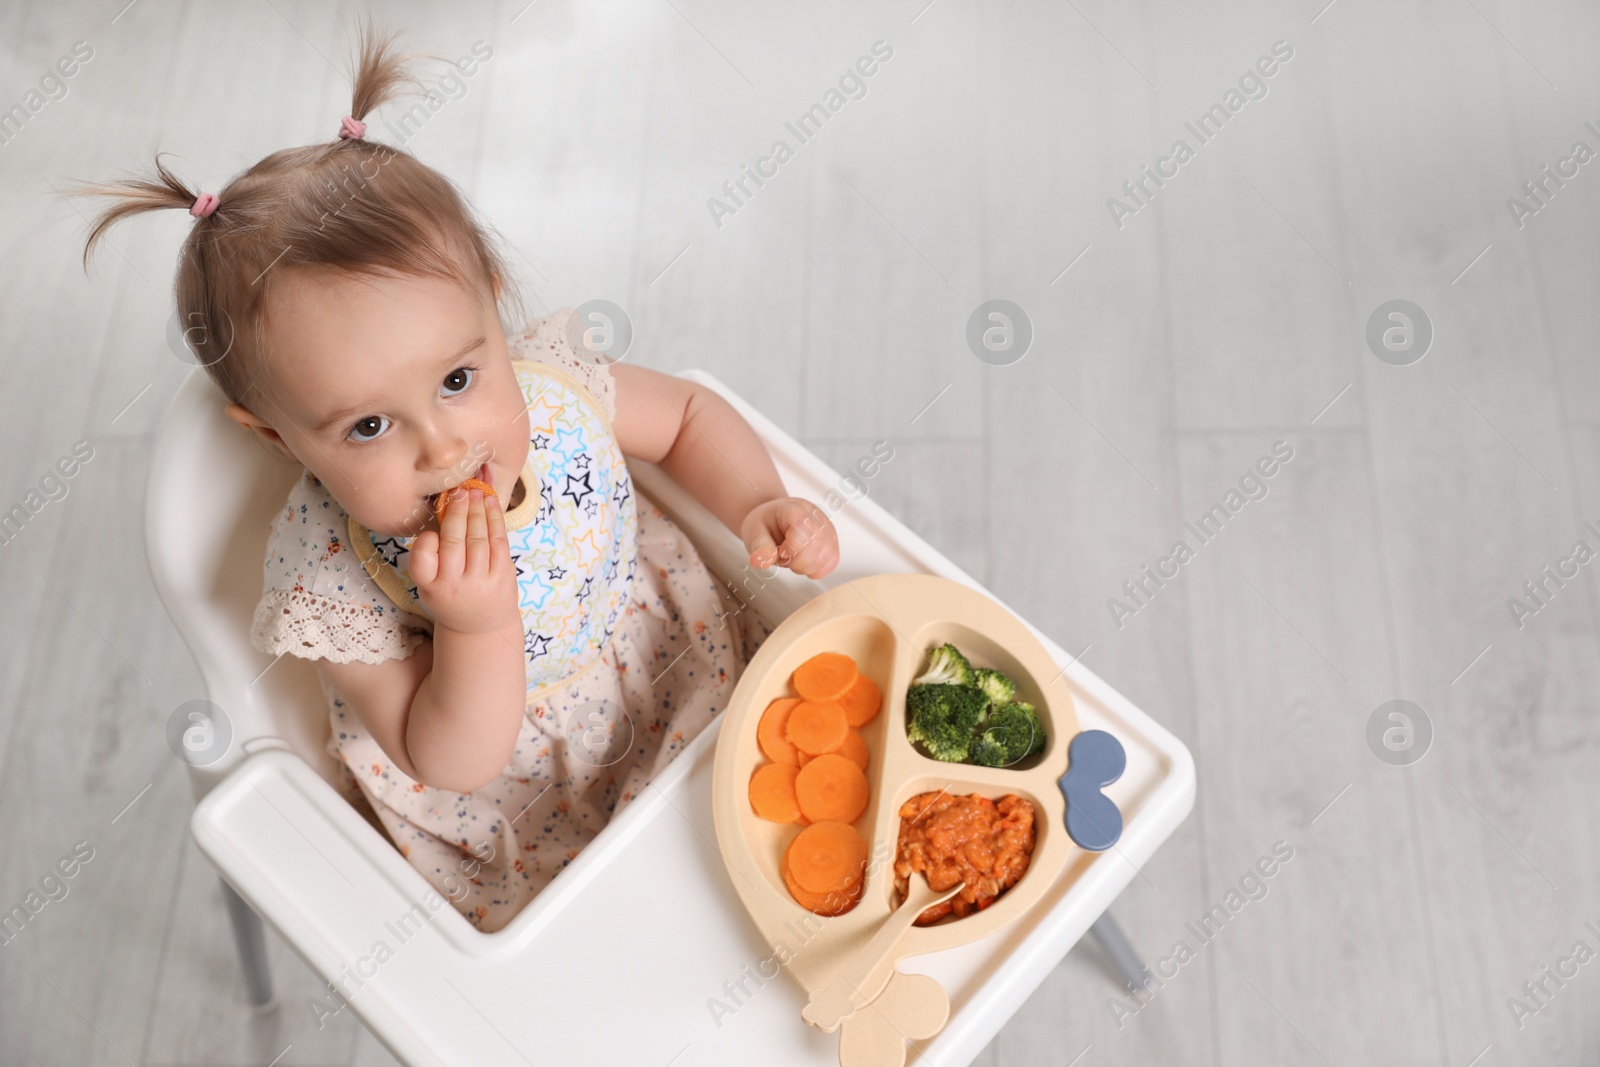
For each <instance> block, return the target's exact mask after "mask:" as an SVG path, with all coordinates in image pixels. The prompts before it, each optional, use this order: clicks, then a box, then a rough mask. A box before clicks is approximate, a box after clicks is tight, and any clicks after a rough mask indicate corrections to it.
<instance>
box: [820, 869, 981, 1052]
mask: <svg viewBox="0 0 1600 1067" xmlns="http://www.w3.org/2000/svg"><path fill="white" fill-rule="evenodd" d="M965 885H966V883H965V882H961V883H958V884H956V885H954V886H951V887H950V888H949V889H946V890H945V891H944V892H942V893H935V892H934V890H933V889H932V888H931V887H930V886H929V885H928V880H927V877H926V876H925V875H924V874H923V873H922V872H920V871H918V872H913V874H912V876H911V877H910V878H909V879H907V884H906V900H905V901H904V902H903V903H902V904H901V905H900V906H899V907H898V908H896V909H895V910H894V911H893V912H891V913H890V914H889V917H888V918H887V919H885V920H884V921H883V925H882V926H880V927H878V931H877V933H875V934H873V935H872V937H871V938H870V939H869V940H868V941H867V943H866V944H864V945H862V946H861V947H860V948H859V949H857V950H856V952H855V954H854V955H853V956H851V957H850V959H849V960H848V961H847V962H846V963H845V965H844V968H843V969H842V970H841V971H840V972H839V973H838V974H837V975H835V976H834V979H833V981H831V982H829V983H828V984H827V985H826V986H825V987H823V988H821V989H817V990H813V991H812V994H811V999H810V1000H809V1001H807V1002H806V1006H805V1007H804V1008H802V1009H800V1017H801V1018H802V1019H804V1020H805V1021H806V1022H808V1023H810V1024H811V1025H812V1026H815V1027H816V1028H817V1029H819V1030H821V1031H822V1032H823V1033H827V1034H831V1033H833V1032H834V1031H835V1030H837V1029H839V1024H840V1023H841V1022H843V1021H844V1020H845V1019H848V1018H849V1017H850V1016H851V1015H854V1014H855V1012H856V1009H858V1008H864V1007H866V1006H867V1005H868V1004H869V1003H871V1002H872V998H874V997H876V996H877V995H878V994H879V993H881V992H883V987H884V986H886V985H888V983H889V979H890V977H891V976H892V974H893V972H894V964H895V961H894V956H893V951H894V947H895V945H896V944H897V943H898V942H899V940H900V938H901V937H902V936H903V935H904V934H905V932H906V931H907V930H908V929H910V928H911V924H912V923H914V922H915V921H916V919H917V916H919V915H921V914H922V913H923V912H924V911H927V910H928V909H929V908H931V907H933V906H934V905H935V904H943V903H944V902H945V901H947V900H949V899H950V898H951V897H953V896H955V895H956V894H957V893H959V892H961V890H962V888H963V887H964V886H965Z"/></svg>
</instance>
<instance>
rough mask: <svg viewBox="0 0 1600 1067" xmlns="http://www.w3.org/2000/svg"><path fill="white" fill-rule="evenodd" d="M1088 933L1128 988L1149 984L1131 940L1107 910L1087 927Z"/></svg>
mask: <svg viewBox="0 0 1600 1067" xmlns="http://www.w3.org/2000/svg"><path fill="white" fill-rule="evenodd" d="M1089 933H1091V934H1093V935H1094V939H1095V942H1096V943H1097V944H1098V945H1099V946H1100V951H1102V952H1104V953H1105V954H1106V956H1107V957H1109V958H1110V960H1111V963H1112V966H1114V967H1116V969H1117V973H1118V974H1119V975H1121V976H1122V981H1123V982H1124V983H1125V984H1126V985H1127V986H1128V988H1129V989H1143V988H1145V987H1146V986H1147V985H1149V983H1150V976H1149V975H1148V974H1147V973H1146V972H1145V966H1144V961H1143V960H1141V959H1140V958H1139V952H1138V950H1137V949H1135V948H1134V947H1133V942H1131V941H1129V940H1128V935H1127V934H1125V933H1123V932H1122V927H1120V926H1118V925H1117V920H1115V919H1113V918H1112V917H1111V913H1110V912H1109V911H1103V912H1101V913H1100V918H1098V919H1096V920H1095V921H1094V925H1093V926H1090V927H1089Z"/></svg>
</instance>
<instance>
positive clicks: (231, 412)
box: [223, 403, 299, 462]
mask: <svg viewBox="0 0 1600 1067" xmlns="http://www.w3.org/2000/svg"><path fill="white" fill-rule="evenodd" d="M223 412H224V414H226V415H227V416H228V418H230V419H232V420H233V421H234V422H237V423H238V424H239V425H240V426H243V427H244V428H245V429H247V430H251V431H253V432H254V433H255V435H256V436H257V437H259V438H261V440H262V441H264V442H266V444H267V445H268V447H270V448H273V449H275V450H276V451H277V452H279V453H281V454H282V455H283V456H284V457H285V458H287V459H292V460H294V461H295V462H299V457H298V456H296V455H295V454H294V452H293V451H292V450H291V449H290V448H289V446H288V445H287V444H286V443H284V440H283V436H282V435H281V434H279V433H278V431H277V430H275V429H273V428H272V426H271V425H270V424H268V423H266V422H264V421H262V420H261V419H259V418H257V417H256V415H255V414H254V413H253V412H252V411H251V410H250V409H249V408H247V407H245V406H244V405H243V404H238V403H230V404H229V405H228V406H227V407H226V408H224V409H223Z"/></svg>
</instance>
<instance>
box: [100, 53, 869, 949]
mask: <svg viewBox="0 0 1600 1067" xmlns="http://www.w3.org/2000/svg"><path fill="white" fill-rule="evenodd" d="M391 43H392V37H391V38H389V39H386V40H382V41H379V40H376V39H375V38H374V36H373V34H372V33H371V31H370V29H368V28H364V29H363V33H362V49H361V56H360V60H359V66H358V72H357V76H356V79H355V81H356V84H355V87H354V106H353V107H352V114H351V115H350V116H349V117H347V118H345V120H344V122H343V124H342V126H341V129H340V131H339V137H338V139H336V140H333V141H331V142H328V143H323V144H318V145H312V146H309V147H305V148H291V149H285V150H283V151H281V152H277V153H274V154H273V155H270V156H268V157H266V158H265V159H263V160H261V161H260V162H259V163H257V164H256V165H255V166H253V167H251V168H250V169H249V170H247V171H245V172H244V173H243V174H241V175H239V176H238V177H236V178H235V179H234V180H233V181H232V182H230V183H229V184H228V185H227V186H226V187H225V188H224V189H223V190H222V192H221V193H220V194H218V195H212V194H209V193H207V194H202V195H199V196H196V194H195V193H194V192H192V191H190V190H189V189H188V188H187V187H186V186H185V185H184V184H183V183H182V182H181V181H179V180H178V179H177V178H175V177H173V176H172V174H170V173H169V172H168V171H167V170H166V168H165V167H163V166H162V164H161V161H160V156H159V154H158V156H157V159H156V169H157V174H158V175H159V180H137V181H135V180H129V181H124V182H121V183H117V184H113V185H108V186H107V185H103V186H94V187H92V190H93V191H94V192H96V193H97V194H99V195H116V196H119V197H121V198H122V199H121V202H120V203H118V204H116V205H115V206H113V207H112V208H110V209H108V210H107V211H106V212H105V213H104V214H103V215H102V216H101V217H100V219H99V220H98V222H97V225H96V226H95V227H94V229H93V230H92V232H91V233H90V236H89V240H88V244H87V247H86V248H85V253H84V257H85V263H87V260H88V254H89V252H90V251H91V250H92V249H93V247H94V245H95V242H96V241H97V240H98V239H99V238H100V236H101V234H102V232H103V231H104V230H105V228H106V227H107V226H109V225H110V224H112V223H114V222H116V221H117V220H118V219H120V218H122V217H123V216H125V215H129V214H133V213H136V212H139V211H144V210H151V209H155V208H161V207H172V206H181V207H184V208H188V209H189V210H190V213H191V214H192V215H194V216H195V222H194V225H193V229H192V231H191V232H190V234H189V236H188V239H187V241H186V243H185V247H184V250H183V255H182V259H181V262H180V265H179V269H178V274H177V280H176V296H177V305H178V311H179V315H180V321H182V322H183V323H184V324H185V325H186V326H188V327H189V328H190V330H189V337H190V340H191V342H192V344H191V347H192V348H194V350H195V351H197V352H198V353H199V354H200V356H201V358H202V360H203V361H206V363H205V369H206V371H207V372H208V373H209V374H210V376H211V377H212V379H213V380H214V381H215V382H216V384H217V385H218V387H219V388H220V389H221V391H222V392H223V393H224V394H225V396H226V398H227V400H228V405H227V414H228V416H229V417H230V418H232V419H233V420H234V421H236V422H237V423H238V424H239V425H240V426H241V427H244V428H247V429H248V430H250V431H251V432H252V433H253V434H255V435H256V436H257V437H258V438H259V440H260V441H261V442H263V443H264V444H265V445H266V446H267V447H269V448H270V449H272V450H274V452H275V453H279V454H281V455H283V456H284V457H286V458H288V459H290V460H292V461H294V462H296V463H298V464H301V465H303V466H304V468H305V471H304V474H303V475H302V476H301V477H300V479H299V481H298V482H297V483H296V484H295V485H294V487H293V488H292V489H291V490H290V493H289V497H288V500H287V501H286V502H285V504H284V506H283V507H282V508H281V509H280V510H279V512H278V514H277V516H276V518H275V519H274V521H273V524H272V527H271V530H270V533H269V540H268V544H267V555H266V561H265V569H264V579H265V581H264V589H263V592H262V596H261V600H260V603H259V604H258V606H257V609H256V613H255V619H254V625H253V628H252V632H251V640H252V643H253V644H254V645H255V646H256V647H257V648H259V649H261V650H262V651H263V652H266V653H269V654H274V655H281V654H282V653H286V652H287V653H291V654H293V655H296V656H301V657H304V658H306V659H309V660H312V661H313V662H314V663H315V666H316V669H317V671H318V673H319V675H320V676H321V679H322V682H323V688H324V690H325V692H326V693H327V696H328V700H329V715H330V719H331V727H332V733H331V736H330V738H329V741H328V750H329V752H330V753H332V754H334V755H335V756H337V757H338V759H339V760H340V761H341V765H342V766H343V768H345V773H346V775H347V779H346V785H347V786H349V785H350V784H351V783H353V784H354V785H355V786H357V787H359V789H360V795H364V796H365V798H366V800H367V801H368V802H369V803H370V805H371V807H372V809H373V811H374V812H375V813H376V815H377V816H378V818H379V820H380V821H381V823H382V825H383V827H384V828H385V829H386V830H387V832H388V833H389V835H390V837H391V838H392V839H393V841H394V843H395V845H396V846H397V847H398V848H399V850H400V851H401V852H402V853H403V854H404V855H405V856H406V858H407V859H408V860H409V861H410V862H411V864H412V865H413V866H414V867H415V868H416V869H417V870H418V871H420V872H421V874H422V875H423V877H424V878H425V879H426V880H427V881H428V882H429V883H430V884H432V885H433V886H434V887H435V888H436V889H438V890H439V892H441V893H442V894H444V895H445V896H447V897H449V898H450V899H451V901H452V903H453V904H454V905H455V907H456V908H457V910H458V911H460V912H461V913H462V914H463V915H464V916H466V918H467V919H468V920H469V921H470V922H471V923H472V924H473V925H474V926H475V927H477V929H479V930H482V931H484V932H486V933H487V932H493V931H495V930H498V929H500V928H501V927H503V926H504V925H505V924H506V923H507V922H509V921H510V920H511V919H512V918H513V917H514V916H515V915H516V914H517V912H518V911H520V910H521V908H522V907H523V906H524V905H525V904H526V903H527V902H528V901H529V900H530V899H532V897H533V896H535V895H536V894H537V893H538V892H539V891H540V890H541V889H543V888H544V887H545V886H546V885H547V884H548V883H549V881H550V880H551V879H552V878H553V877H555V875H556V874H557V873H558V872H559V871H560V870H561V868H562V867H564V866H565V865H566V864H567V863H569V862H571V861H572V859H573V858H574V857H576V856H577V855H578V853H579V852H581V851H582V850H583V848H584V847H585V845H587V844H588V843H589V842H590V841H591V840H593V838H594V837H595V835H596V834H597V833H599V831H600V830H601V829H602V828H604V826H605V825H606V823H607V822H608V821H609V820H610V819H611V818H612V817H613V816H614V815H615V814H616V813H617V812H618V811H620V810H621V809H622V808H623V807H624V806H625V805H626V804H628V803H629V801H631V800H632V799H634V798H635V797H637V796H638V795H639V793H640V791H641V790H642V789H643V788H644V786H645V785H646V784H647V783H648V782H649V781H650V780H651V779H652V778H653V777H654V776H655V775H656V774H657V773H659V772H660V771H661V769H662V768H663V767H664V766H666V764H667V763H668V762H670V761H671V760H672V759H673V758H674V756H676V755H677V754H678V753H679V752H680V751H681V750H682V749H683V747H684V746H685V745H687V744H688V743H689V742H690V741H691V740H693V738H694V737H695V736H696V735H697V734H698V733H699V732H700V731H701V730H702V729H704V728H705V727H706V725H707V724H709V723H710V722H711V720H712V719H713V718H714V717H715V716H716V715H717V714H718V713H719V712H720V711H721V710H722V709H723V708H724V707H726V705H727V702H728V698H729V695H730V693H731V692H732V690H733V686H734V683H735V682H736V681H737V680H738V677H739V674H740V671H741V669H742V667H743V665H744V663H745V662H746V660H747V659H748V656H749V654H750V653H751V651H752V650H753V647H754V646H755V644H756V643H758V642H759V641H760V640H761V638H762V637H764V636H765V630H764V629H763V628H762V627H761V624H760V623H755V622H752V621H750V620H751V618H752V615H751V613H748V612H737V613H734V612H730V611H729V610H728V608H727V607H726V606H725V605H724V601H723V599H722V596H723V594H722V593H721V591H720V586H719V584H718V582H717V581H716V579H715V578H713V576H712V575H711V574H710V572H709V571H708V570H707V569H706V567H705V565H704V564H703V563H702V562H701V560H700V559H699V557H698V556H697V555H696V553H695V549H694V547H693V546H692V545H691V544H690V543H689V541H688V540H687V539H686V538H685V537H684V535H683V534H682V533H681V532H680V531H679V530H678V529H677V528H676V527H675V526H674V525H673V523H672V522H671V521H670V520H669V519H668V518H667V517H666V516H665V515H663V514H662V513H661V511H660V510H658V509H657V508H656V507H655V506H654V505H652V504H651V503H650V502H649V501H648V500H646V499H645V498H644V497H642V496H641V495H640V493H639V490H638V488H637V487H636V486H634V484H633V482H632V481H631V479H630V478H629V474H628V467H627V465H626V462H625V457H634V458H637V459H641V460H648V461H651V462H654V463H657V464H659V465H660V467H661V468H662V469H663V470H664V471H665V472H666V473H667V474H669V475H670V476H671V477H672V478H673V479H674V480H676V481H677V483H678V484H680V485H681V486H683V487H684V488H685V489H686V490H687V491H688V492H690V493H691V494H692V495H693V496H694V497H695V498H696V499H698V500H699V501H700V502H701V503H702V504H704V505H705V507H706V508H707V509H708V510H709V511H711V512H712V513H713V514H714V515H716V516H717V518H719V519H720V520H721V521H722V522H723V523H725V524H726V525H727V526H728V528H729V529H730V530H732V531H734V532H735V533H736V534H737V535H738V536H739V537H740V538H741V539H742V540H743V542H744V544H745V546H746V548H747V550H748V551H749V560H750V564H751V566H752V567H756V568H763V569H764V568H767V567H771V566H773V565H781V566H786V567H788V568H790V569H792V570H794V571H795V572H797V573H799V574H802V575H806V576H810V577H820V576H822V575H825V574H827V573H828V572H830V571H831V570H832V569H833V567H834V565H835V564H836V563H837V561H838V539H837V536H836V533H835V531H834V529H833V526H832V524H831V523H830V522H829V521H828V519H827V517H826V515H825V514H824V513H823V511H822V509H820V508H818V507H816V506H815V505H813V504H811V503H809V502H807V501H804V500H800V499H797V498H794V497H790V496H787V495H785V492H784V488H783V483H782V482H781V480H780V479H779V477H778V474H777V471H776V470H775V468H774V467H773V463H772V460H771V458H770V457H769V456H768V454H767V452H766V450H765V449H764V448H763V446H762V444H761V441H760V440H759V438H758V437H757V436H756V434H755V432H754V431H753V430H752V429H751V428H750V426H749V425H748V424H747V423H746V422H745V421H744V420H743V419H742V418H740V416H739V415H738V413H737V412H735V411H734V409H733V408H732V407H731V406H729V405H728V403H727V402H726V401H724V400H722V399H721V398H720V397H719V396H718V395H717V394H716V393H714V392H712V391H709V390H707V389H705V388H703V387H701V386H698V385H695V384H693V383H690V382H687V381H685V380H683V379H680V378H676V377H672V376H669V375H664V374H660V373H657V372H655V371H651V370H648V369H646V368H644V367H639V366H634V365H629V364H621V363H617V364H608V363H607V361H606V360H605V359H603V358H599V357H597V356H596V355H595V354H594V353H593V351H592V350H591V349H590V348H589V347H588V346H586V345H584V344H583V343H582V342H581V341H577V340H575V339H576V338H577V337H578V336H579V334H580V330H581V327H583V326H584V325H587V324H585V323H582V322H572V321H570V320H571V319H572V316H571V315H570V314H569V313H567V312H565V311H558V312H556V313H554V314H552V315H549V316H546V317H544V318H542V319H538V320H536V321H533V322H532V323H531V324H525V325H523V326H522V328H519V329H513V330H509V331H508V330H506V329H505V328H504V327H503V326H502V320H501V317H500V310H501V308H502V307H509V308H513V309H514V308H517V307H519V306H520V304H519V301H518V296H517V293H516V290H515V285H514V284H513V283H512V281H511V280H510V274H509V272H508V271H507V270H506V269H505V261H504V259H503V258H502V255H501V253H500V252H499V251H498V250H497V248H496V247H495V244H494V242H492V241H491V240H490V237H489V234H488V233H487V232H486V228H485V227H483V226H482V225H481V224H480V223H479V222H477V221H476V220H475V217H474V215H473V212H472V210H471V209H470V208H469V206H468V205H467V203H466V202H465V201H464V200H463V198H462V196H461V195H460V193H459V192H458V191H457V190H456V189H455V187H454V186H453V185H452V184H451V182H450V181H449V179H447V178H446V177H444V176H443V175H441V174H440V173H439V172H437V171H435V170H433V169H431V168H429V167H427V166H425V165H424V164H422V163H420V162H418V161H417V159H416V158H415V157H414V156H412V155H410V154H409V153H407V152H406V151H404V150H402V149H398V148H391V147H387V146H384V145H380V144H375V143H373V142H371V141H369V140H367V139H366V137H365V133H366V126H365V124H364V123H363V122H362V121H361V120H362V117H363V116H365V115H367V114H369V113H370V112H371V111H372V110H373V109H374V108H376V107H377V106H378V105H380V104H381V103H383V102H385V101H386V100H388V99H390V98H391V97H392V96H393V95H394V93H395V91H396V90H397V89H398V88H399V87H400V86H401V85H402V84H403V83H405V82H407V81H413V80H414V79H412V78H410V76H409V75H407V74H406V72H405V67H404V60H403V57H397V56H395V55H393V54H391V52H390V48H389V46H390V44H391ZM510 321H511V322H514V323H516V322H521V321H522V320H521V319H520V317H512V318H511V319H510ZM468 479H475V480H476V481H477V482H481V483H482V484H484V485H486V486H488V487H489V489H488V490H483V489H479V488H477V487H476V486H473V487H469V488H466V489H463V488H460V486H461V484H462V483H463V482H466V481H467V480H468ZM729 619H731V620H732V622H730V621H729ZM351 795H352V797H354V796H355V795H356V794H354V793H353V792H352V794H351Z"/></svg>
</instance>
